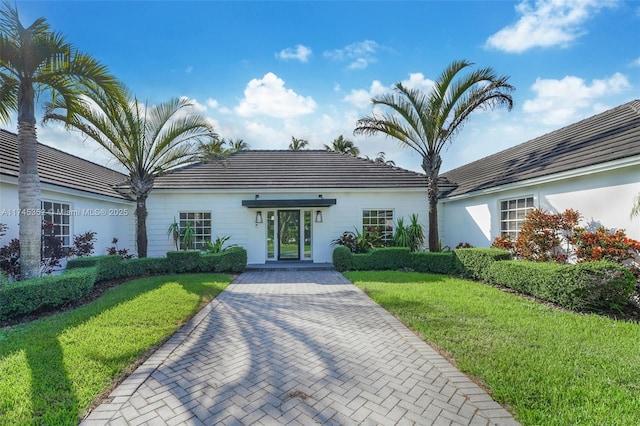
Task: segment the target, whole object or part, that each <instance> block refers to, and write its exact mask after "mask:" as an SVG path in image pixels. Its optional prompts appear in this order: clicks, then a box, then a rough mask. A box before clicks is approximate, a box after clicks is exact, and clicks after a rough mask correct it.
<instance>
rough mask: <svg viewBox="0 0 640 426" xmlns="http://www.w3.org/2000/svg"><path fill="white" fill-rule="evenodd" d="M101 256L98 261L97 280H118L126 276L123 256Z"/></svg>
mask: <svg viewBox="0 0 640 426" xmlns="http://www.w3.org/2000/svg"><path fill="white" fill-rule="evenodd" d="M96 257H99V259H98V262H97V266H96V267H97V269H98V272H97V276H96V281H109V280H117V279H118V278H124V277H126V276H127V275H126V271H125V270H124V269H123V268H122V265H121V263H122V258H121V257H120V256H118V255H105V256H96Z"/></svg>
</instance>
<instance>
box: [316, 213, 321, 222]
mask: <svg viewBox="0 0 640 426" xmlns="http://www.w3.org/2000/svg"><path fill="white" fill-rule="evenodd" d="M316 223H322V211H321V210H316Z"/></svg>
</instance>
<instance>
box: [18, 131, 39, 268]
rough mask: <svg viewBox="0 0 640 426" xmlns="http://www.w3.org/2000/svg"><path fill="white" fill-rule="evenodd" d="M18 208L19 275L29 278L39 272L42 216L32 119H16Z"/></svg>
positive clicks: (36, 149)
mask: <svg viewBox="0 0 640 426" xmlns="http://www.w3.org/2000/svg"><path fill="white" fill-rule="evenodd" d="M18 156H19V158H20V171H19V175H18V208H19V209H20V213H21V214H20V222H19V231H18V237H19V239H20V271H21V272H20V275H21V278H22V279H23V280H24V279H29V278H34V277H38V276H39V275H40V257H41V250H42V248H41V245H42V241H41V238H42V235H41V233H42V217H41V216H40V215H39V214H37V213H38V212H39V211H40V208H41V206H40V178H39V176H38V141H37V137H36V125H35V122H29V121H20V120H18Z"/></svg>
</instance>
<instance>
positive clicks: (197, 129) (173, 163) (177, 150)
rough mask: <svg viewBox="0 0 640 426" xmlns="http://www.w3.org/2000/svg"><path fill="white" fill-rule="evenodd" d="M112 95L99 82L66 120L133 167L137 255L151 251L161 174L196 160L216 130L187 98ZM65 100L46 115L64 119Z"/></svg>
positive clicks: (130, 181)
mask: <svg viewBox="0 0 640 426" xmlns="http://www.w3.org/2000/svg"><path fill="white" fill-rule="evenodd" d="M120 92H121V93H120V96H115V97H114V96H109V94H108V93H106V92H105V91H103V90H101V89H100V88H99V87H97V86H90V87H89V90H87V92H86V96H87V99H88V100H87V101H84V102H82V103H81V104H80V105H79V107H78V108H77V114H76V115H75V116H73V117H72V119H71V120H69V121H67V125H68V126H69V127H71V128H73V129H77V130H80V131H81V132H82V133H84V134H86V135H87V136H88V137H90V138H91V139H93V140H94V141H96V142H97V143H98V144H100V145H101V146H102V147H103V148H104V149H106V150H107V151H108V152H109V153H110V154H111V155H112V156H113V157H114V158H115V159H116V160H117V161H118V162H119V163H120V164H121V165H122V166H123V167H124V168H125V169H126V170H127V171H128V172H129V176H128V178H127V183H128V190H129V191H130V194H131V196H132V197H133V198H135V200H136V241H137V248H138V257H146V256H147V225H146V219H147V215H148V213H147V205H146V202H147V197H148V196H149V193H150V192H151V190H152V189H153V183H154V181H155V179H156V177H158V176H160V175H162V174H164V173H166V172H167V171H169V170H171V169H173V168H175V167H178V166H181V165H184V164H188V163H191V162H193V161H194V160H196V159H197V145H198V144H199V143H207V142H209V141H211V140H214V139H215V137H216V133H215V132H214V129H213V126H212V124H211V123H210V122H209V120H207V119H206V118H205V117H203V116H201V115H199V114H195V113H193V112H191V111H189V107H191V106H192V105H193V104H192V103H191V102H190V101H189V100H188V99H186V98H180V99H178V98H173V99H170V100H168V101H166V102H164V103H162V104H160V105H155V106H151V107H148V106H146V105H143V104H141V103H139V102H138V100H137V99H135V98H134V97H133V95H132V94H131V93H130V92H129V91H128V90H126V89H125V88H124V87H122V86H121V87H120ZM65 109H66V104H65V103H64V102H63V100H62V99H58V102H56V103H53V104H51V105H49V108H48V112H47V114H46V119H47V120H59V121H65V116H64V115H60V114H57V113H56V111H57V110H65Z"/></svg>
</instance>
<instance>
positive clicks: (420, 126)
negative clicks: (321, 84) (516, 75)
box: [354, 60, 514, 251]
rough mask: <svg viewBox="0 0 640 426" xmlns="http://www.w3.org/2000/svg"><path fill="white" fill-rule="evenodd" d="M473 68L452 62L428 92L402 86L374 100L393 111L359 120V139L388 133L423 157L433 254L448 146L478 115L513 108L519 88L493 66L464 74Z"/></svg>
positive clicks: (458, 62) (435, 249) (467, 64)
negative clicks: (444, 154)
mask: <svg viewBox="0 0 640 426" xmlns="http://www.w3.org/2000/svg"><path fill="white" fill-rule="evenodd" d="M472 65H473V64H472V63H471V62H468V61H466V60H462V61H454V62H452V63H451V64H450V65H449V66H448V67H447V68H446V69H445V70H444V71H443V72H442V74H440V76H439V77H438V79H437V80H436V82H435V83H434V86H433V88H432V89H431V90H430V91H429V92H428V93H425V92H422V91H421V90H418V89H410V88H407V87H405V86H404V85H403V84H402V83H397V84H396V85H395V90H394V91H393V92H392V93H387V94H384V95H381V96H379V97H376V98H373V99H372V100H371V102H372V103H373V105H374V106H382V107H386V108H387V109H388V112H386V113H383V114H382V115H376V114H375V113H374V114H373V115H371V116H366V117H363V118H361V119H359V120H358V121H357V123H356V129H355V130H354V134H356V135H358V134H361V135H367V136H372V135H375V134H378V133H381V134H384V135H385V136H387V137H391V138H393V139H396V140H397V141H399V142H400V143H401V145H402V146H403V147H409V148H411V149H413V150H415V151H417V152H418V153H419V154H420V155H421V156H422V169H423V170H424V172H425V174H426V177H427V195H428V199H429V250H430V251H437V250H438V243H439V238H438V211H437V205H438V176H439V174H440V166H441V164H442V157H441V156H440V152H441V151H442V148H443V147H444V146H445V145H446V144H447V142H451V141H452V139H453V137H454V136H455V135H456V134H457V133H458V132H459V131H460V130H461V129H462V127H463V125H464V123H465V122H466V120H467V119H468V118H469V115H470V114H471V113H472V112H473V111H475V110H478V109H487V108H494V107H497V106H506V107H507V109H509V110H511V108H513V99H512V98H511V95H510V93H511V92H512V91H513V90H514V87H513V86H511V85H510V84H508V83H507V80H508V79H509V77H506V76H497V75H496V73H495V71H494V70H493V69H491V68H481V69H478V70H475V71H470V72H468V73H466V74H464V75H460V73H461V72H462V71H463V70H466V69H467V68H468V67H471V66H472Z"/></svg>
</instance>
